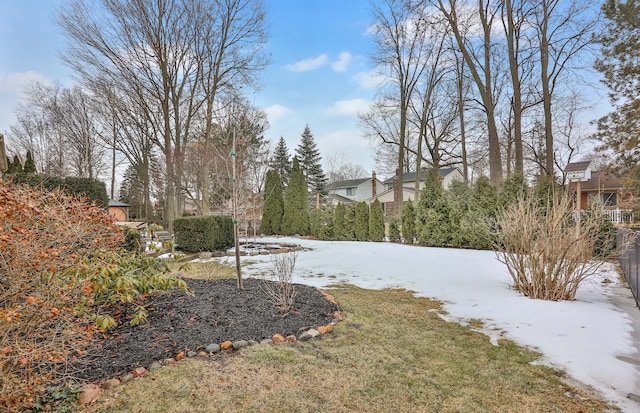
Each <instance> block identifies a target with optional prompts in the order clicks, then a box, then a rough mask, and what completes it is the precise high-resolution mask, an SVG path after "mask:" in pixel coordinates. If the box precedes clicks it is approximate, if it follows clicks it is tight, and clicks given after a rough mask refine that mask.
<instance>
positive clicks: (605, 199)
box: [602, 192, 618, 207]
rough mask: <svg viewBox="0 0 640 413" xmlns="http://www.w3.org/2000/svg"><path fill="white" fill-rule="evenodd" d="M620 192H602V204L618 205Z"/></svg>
mask: <svg viewBox="0 0 640 413" xmlns="http://www.w3.org/2000/svg"><path fill="white" fill-rule="evenodd" d="M617 195H618V194H616V193H615V192H603V193H602V205H604V206H608V207H614V206H616V205H618V197H617Z"/></svg>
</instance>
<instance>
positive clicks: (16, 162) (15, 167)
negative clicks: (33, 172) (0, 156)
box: [11, 155, 24, 174]
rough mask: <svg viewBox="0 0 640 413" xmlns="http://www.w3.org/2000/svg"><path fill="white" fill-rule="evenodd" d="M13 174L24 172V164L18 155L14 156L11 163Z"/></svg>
mask: <svg viewBox="0 0 640 413" xmlns="http://www.w3.org/2000/svg"><path fill="white" fill-rule="evenodd" d="M11 172H12V173H15V174H19V173H22V172H24V171H23V170H22V162H20V158H18V155H13V162H11Z"/></svg>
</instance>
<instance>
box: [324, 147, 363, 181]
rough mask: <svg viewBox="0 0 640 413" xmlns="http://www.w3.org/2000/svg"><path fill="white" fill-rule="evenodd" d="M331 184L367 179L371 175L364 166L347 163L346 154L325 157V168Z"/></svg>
mask: <svg viewBox="0 0 640 413" xmlns="http://www.w3.org/2000/svg"><path fill="white" fill-rule="evenodd" d="M323 169H324V170H325V171H327V178H328V179H329V182H330V183H331V182H336V181H346V180H349V179H359V178H366V177H368V176H369V175H370V172H367V170H366V169H364V167H363V166H362V165H358V164H354V163H350V162H349V161H347V159H346V157H345V154H344V152H342V153H339V154H337V153H336V154H333V155H329V156H327V157H325V159H324V168H323Z"/></svg>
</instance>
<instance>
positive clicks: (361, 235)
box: [354, 201, 369, 241]
mask: <svg viewBox="0 0 640 413" xmlns="http://www.w3.org/2000/svg"><path fill="white" fill-rule="evenodd" d="M355 218H356V221H355V228H354V229H355V235H356V241H368V240H369V206H368V205H367V203H366V202H364V201H363V202H358V204H357V205H356V216H355Z"/></svg>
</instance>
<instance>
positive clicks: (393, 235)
mask: <svg viewBox="0 0 640 413" xmlns="http://www.w3.org/2000/svg"><path fill="white" fill-rule="evenodd" d="M405 207H406V205H405ZM403 212H404V210H403ZM399 222H400V220H399V219H398V217H393V218H391V221H389V241H391V242H399V241H400V225H399Z"/></svg>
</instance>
